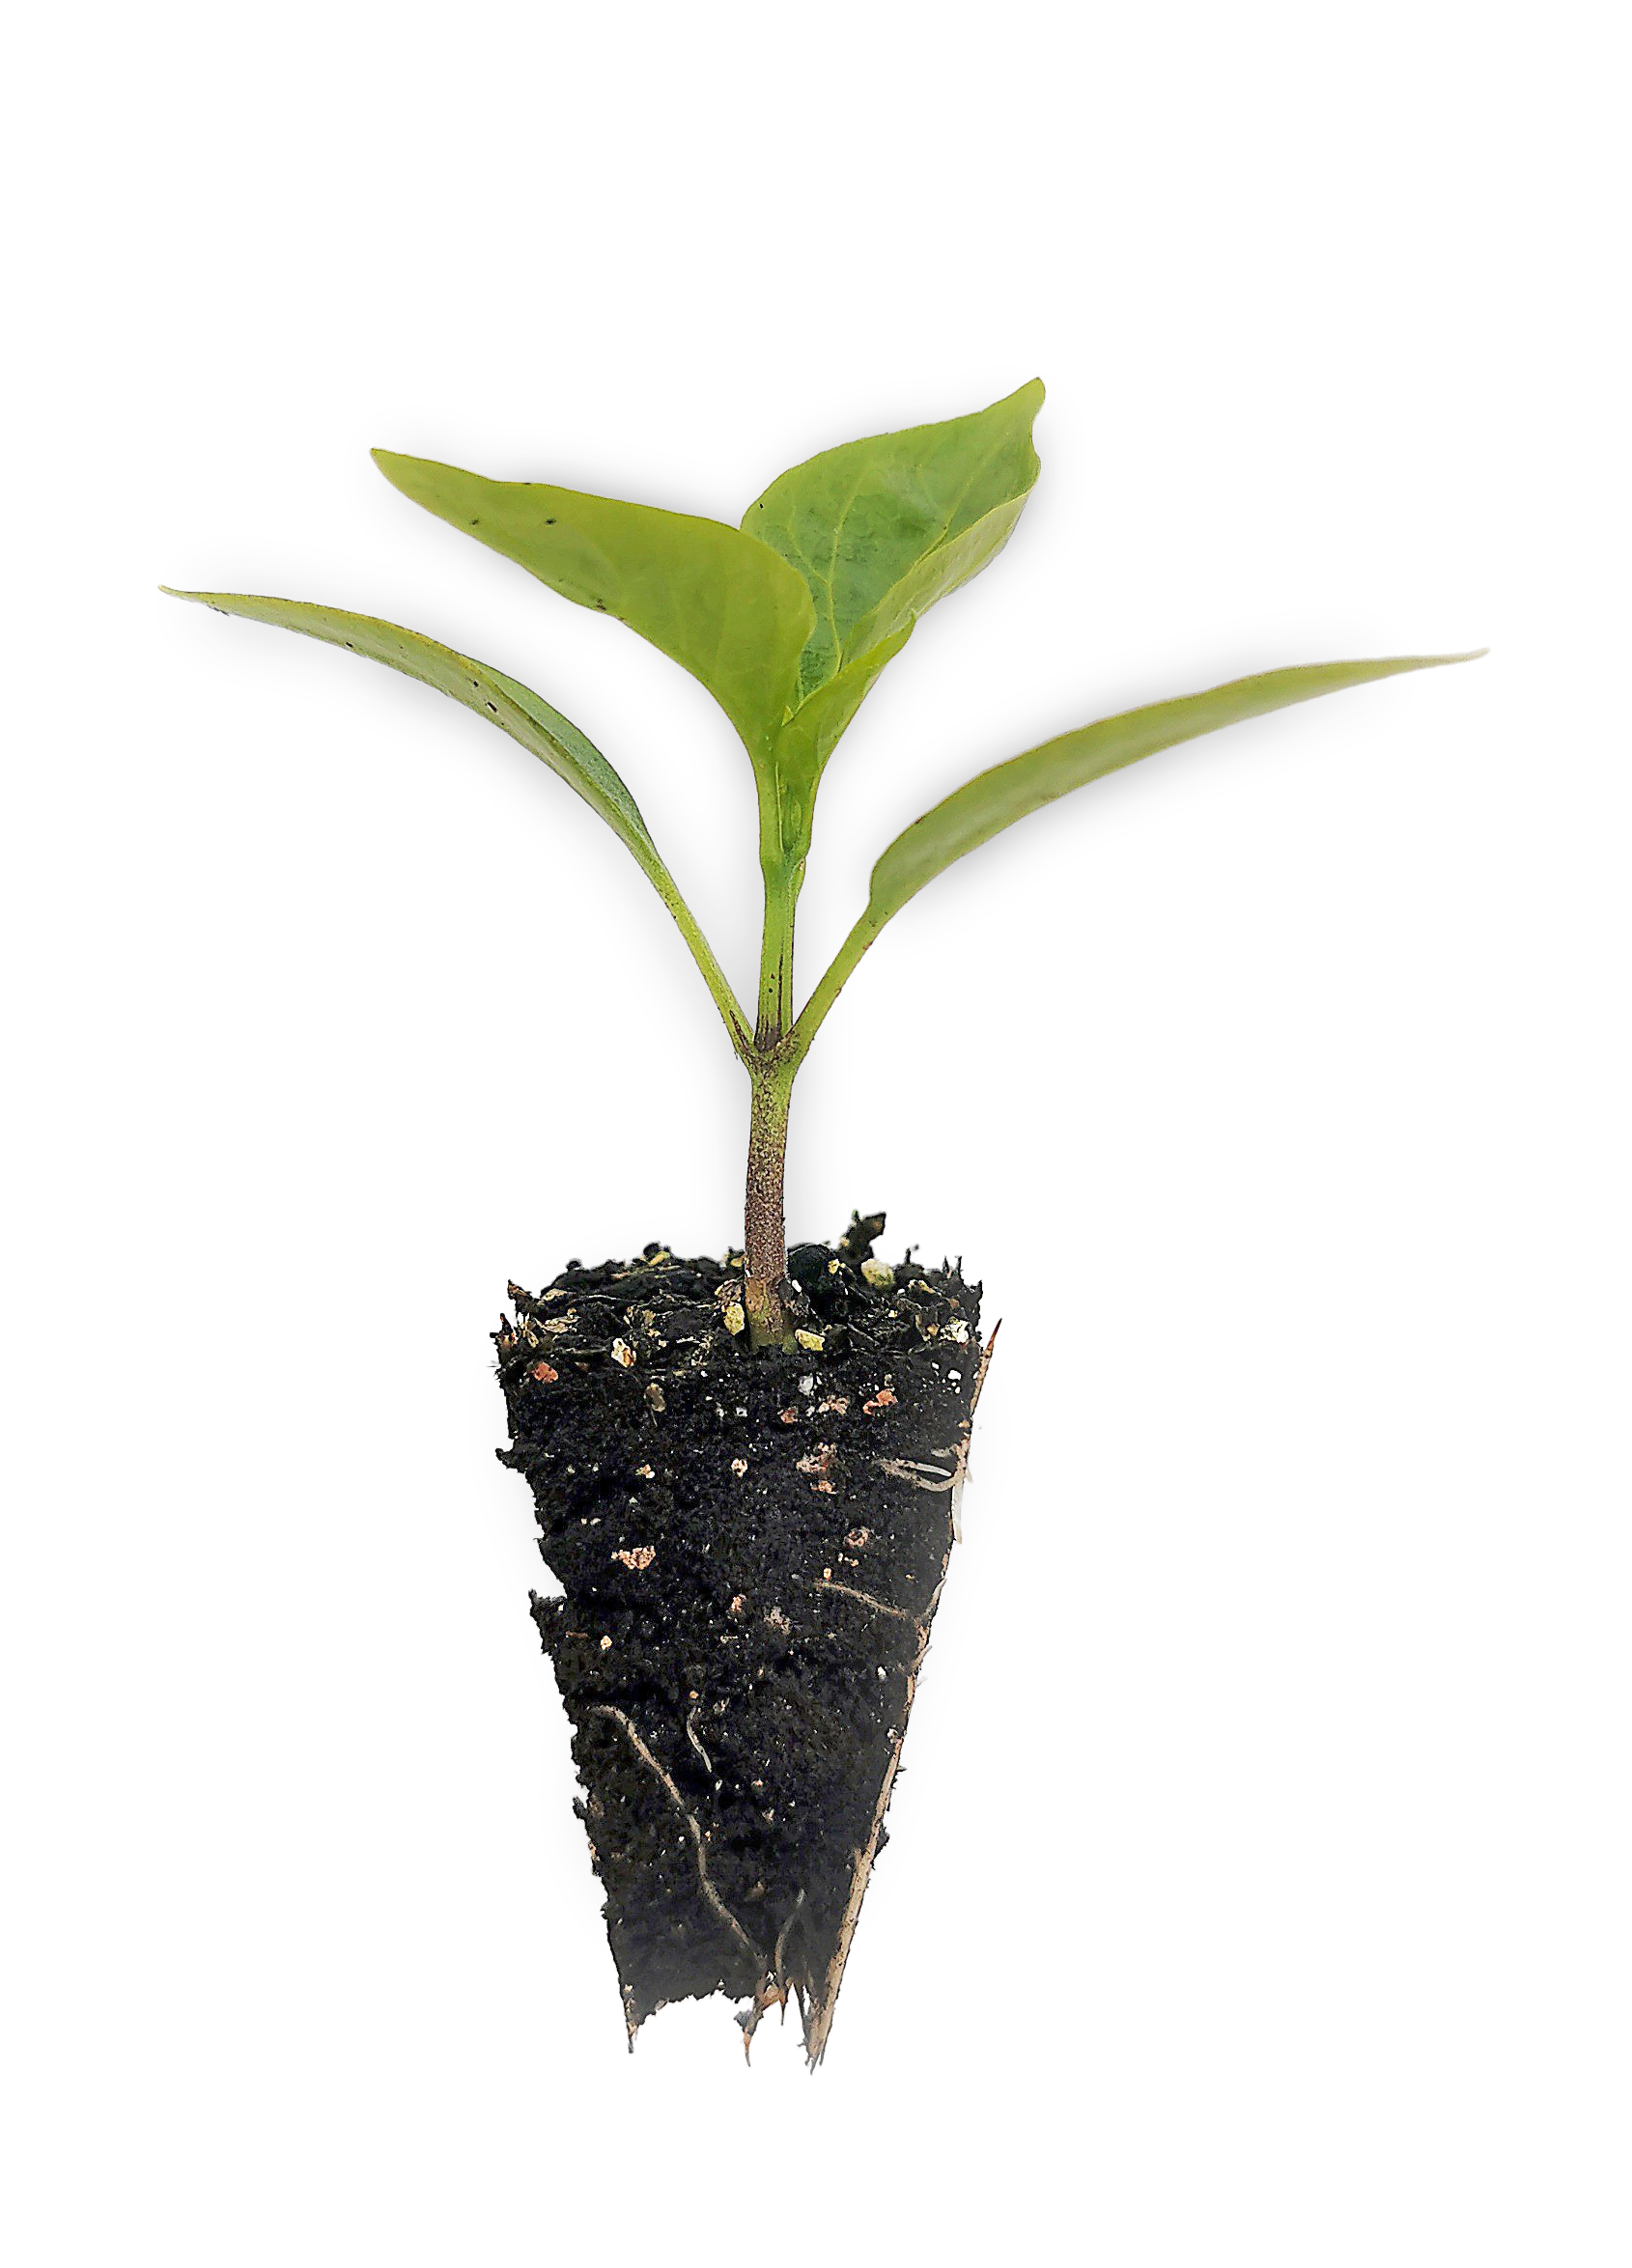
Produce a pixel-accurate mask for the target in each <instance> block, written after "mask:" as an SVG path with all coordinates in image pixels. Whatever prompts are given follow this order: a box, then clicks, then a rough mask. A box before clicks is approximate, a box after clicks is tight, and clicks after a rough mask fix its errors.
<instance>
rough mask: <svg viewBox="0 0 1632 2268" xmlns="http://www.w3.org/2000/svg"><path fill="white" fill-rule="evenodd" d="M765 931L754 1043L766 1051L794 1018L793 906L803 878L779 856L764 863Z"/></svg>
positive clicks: (783, 1033) (778, 1040)
mask: <svg viewBox="0 0 1632 2268" xmlns="http://www.w3.org/2000/svg"><path fill="white" fill-rule="evenodd" d="M763 871H764V875H765V932H764V938H763V941H762V943H761V946H760V955H759V1023H758V1028H757V1029H756V1030H755V1032H754V1045H755V1047H757V1048H758V1049H760V1050H762V1051H763V1052H765V1053H767V1054H769V1053H770V1052H771V1051H772V1050H774V1048H776V1047H777V1046H778V1045H779V1044H780V1042H781V1041H782V1039H783V1038H784V1037H785V1036H786V1034H787V1032H788V1031H789V1030H790V1029H791V1027H792V1024H793V1020H794V908H795V907H796V906H797V905H798V903H799V887H800V883H801V882H802V881H803V879H804V877H803V873H802V870H801V869H797V868H793V867H790V866H788V865H787V864H786V863H785V862H783V861H782V860H781V859H780V858H770V859H767V860H766V861H765V864H764V869H763Z"/></svg>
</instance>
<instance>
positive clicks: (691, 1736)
mask: <svg viewBox="0 0 1632 2268" xmlns="http://www.w3.org/2000/svg"><path fill="white" fill-rule="evenodd" d="M702 1705H703V1704H702V1703H701V1701H693V1702H692V1703H691V1706H690V1707H689V1709H688V1710H687V1712H686V1738H687V1739H688V1740H689V1742H690V1744H691V1746H692V1747H693V1748H694V1749H695V1750H696V1751H697V1753H698V1755H699V1756H700V1757H701V1758H702V1760H703V1770H704V1771H705V1772H706V1773H707V1774H708V1776H709V1778H710V1779H712V1778H714V1764H713V1762H712V1760H711V1758H710V1756H709V1752H708V1750H707V1749H705V1748H704V1746H703V1744H702V1742H701V1741H700V1740H699V1739H698V1737H697V1711H698V1710H699V1709H700V1708H701V1707H702Z"/></svg>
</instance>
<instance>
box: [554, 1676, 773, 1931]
mask: <svg viewBox="0 0 1632 2268" xmlns="http://www.w3.org/2000/svg"><path fill="white" fill-rule="evenodd" d="M589 1714H590V1715H591V1716H592V1717H609V1718H610V1719H611V1720H612V1722H613V1723H614V1724H621V1725H622V1726H623V1729H624V1732H625V1734H626V1735H627V1737H628V1740H629V1745H630V1747H631V1748H632V1749H633V1750H634V1752H635V1754H636V1755H637V1756H638V1757H639V1758H640V1761H641V1763H642V1764H644V1765H645V1766H646V1767H647V1769H648V1771H650V1772H653V1773H655V1774H656V1775H657V1777H658V1778H659V1779H661V1781H662V1784H663V1788H664V1791H665V1793H666V1794H667V1796H668V1800H669V1802H670V1803H671V1804H672V1805H673V1806H674V1807H675V1809H676V1810H677V1811H678V1812H679V1813H680V1816H681V1818H682V1819H684V1820H685V1822H686V1829H687V1833H688V1834H689V1835H690V1837H691V1845H692V1848H693V1849H694V1850H695V1852H696V1854H697V1881H698V1883H699V1884H700V1886H701V1888H702V1893H703V1896H704V1898H705V1899H706V1900H707V1901H708V1906H709V1910H710V1912H711V1913H713V1914H717V1915H718V1918H719V1919H720V1920H721V1921H723V1922H724V1924H725V1926H726V1928H727V1929H728V1930H729V1931H730V1932H731V1935H732V1936H733V1937H734V1938H735V1939H736V1941H737V1943H738V1944H739V1945H740V1946H742V1948H743V1950H744V1952H745V1953H746V1954H747V1956H748V1958H749V1959H750V1960H751V1961H752V1962H754V1964H755V1965H756V1967H757V1968H758V1969H759V1970H760V1971H761V1973H762V1974H763V1972H764V1968H765V1956H764V1954H763V1953H762V1952H761V1951H760V1949H759V1947H758V1946H756V1945H755V1944H754V1942H753V1940H752V1938H751V1937H749V1935H748V1933H747V1931H746V1929H745V1928H744V1927H743V1925H742V1923H741V1922H740V1921H739V1920H738V1919H737V1917H736V1915H735V1914H733V1913H732V1911H731V1909H730V1907H729V1906H728V1905H727V1904H726V1903H725V1901H724V1899H723V1898H722V1897H721V1896H720V1894H719V1892H718V1890H716V1889H715V1887H714V1884H713V1883H712V1882H711V1881H710V1880H709V1862H708V1854H707V1852H706V1851H705V1849H704V1848H703V1831H702V1829H701V1828H700V1827H699V1826H698V1825H697V1822H696V1821H695V1820H694V1819H693V1818H692V1816H691V1814H690V1812H689V1810H688V1809H687V1807H686V1799H685V1797H684V1796H683V1795H682V1794H681V1792H680V1790H679V1789H678V1788H677V1787H676V1786H675V1784H674V1781H673V1780H672V1779H671V1778H669V1776H668V1774H667V1773H666V1772H665V1771H664V1770H663V1767H662V1766H661V1764H660V1763H659V1762H658V1759H657V1758H656V1756H654V1755H653V1753H652V1751H651V1750H650V1749H649V1748H648V1747H647V1746H646V1744H645V1742H644V1741H643V1740H642V1739H641V1737H640V1735H639V1734H638V1733H637V1732H636V1731H635V1729H634V1727H633V1724H632V1723H631V1722H630V1721H629V1719H628V1718H627V1717H626V1716H625V1715H624V1713H623V1711H622V1710H621V1709H614V1708H613V1707H612V1705H611V1703H610V1702H609V1701H595V1702H592V1703H591V1705H590V1710H589Z"/></svg>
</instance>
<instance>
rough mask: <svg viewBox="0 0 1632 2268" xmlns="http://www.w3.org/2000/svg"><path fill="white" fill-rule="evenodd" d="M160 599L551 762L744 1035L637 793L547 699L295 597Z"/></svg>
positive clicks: (396, 632)
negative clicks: (277, 636)
mask: <svg viewBox="0 0 1632 2268" xmlns="http://www.w3.org/2000/svg"><path fill="white" fill-rule="evenodd" d="M166 596H167V597H169V598H172V599H190V600H192V601H194V602H196V603H197V604H199V605H201V606H212V607H213V608H214V610H215V612H216V613H217V614H238V615H242V616H243V617H244V618H245V619H246V620H247V621H250V622H267V623H271V624H272V625H273V626H274V627H276V628H278V629H280V630H299V631H300V632H301V633H302V635H304V636H306V637H309V638H321V639H322V640H323V642H324V644H325V645H329V646H344V647H345V648H346V650H347V652H348V653H352V654H361V655H363V656H364V657H366V658H367V659H369V660H370V661H382V662H384V663H385V665H386V667H387V668H389V669H396V670H401V672H402V673H403V675H404V676H405V677H412V678H417V679H418V680H419V682H420V684H421V685H426V686H435V687H436V690H437V692H439V693H446V694H447V695H448V696H449V698H450V699H452V700H455V701H458V702H460V703H462V704H463V706H464V708H466V709H469V710H471V711H473V712H474V713H475V714H476V715H478V716H481V717H485V718H486V719H487V721H488V723H490V724H496V725H497V726H498V727H499V729H500V731H502V732H506V733H508V734H509V735H510V737H511V739H512V740H513V741H519V742H521V746H522V747H523V748H525V749H526V750H527V752H528V753H529V755H533V756H536V757H538V758H539V760H540V761H541V762H542V763H545V764H548V765H549V769H550V770H551V771H553V772H555V773H556V774H557V775H558V776H559V777H560V778H561V779H564V780H565V781H566V783H567V785H568V786H569V787H570V788H571V789H573V791H574V792H575V793H576V794H577V795H579V796H581V797H582V798H583V800H584V801H585V802H586V803H587V804H588V805H589V807H590V809H591V810H592V811H594V812H596V813H598V814H599V816H600V817H601V818H602V819H604V820H605V822H606V825H607V826H609V827H610V828H611V830H612V832H613V833H614V834H615V835H616V836H617V838H618V840H619V841H620V842H621V843H622V844H624V846H625V847H626V849H628V850H629V851H630V852H632V853H633V856H634V859H635V861H636V863H637V864H638V865H639V867H640V870H641V872H642V873H643V874H644V875H645V876H646V878H647V880H648V881H649V882H651V883H652V885H653V887H654V888H655V889H656V890H657V892H658V895H659V896H660V897H661V899H662V901H663V903H664V905H665V906H666V907H667V908H668V910H669V911H670V912H671V913H672V914H673V916H674V918H675V921H676V923H677V924H678V926H679V928H680V932H681V934H682V936H683V937H684V938H685V939H686V941H687V943H688V945H689V946H690V948H691V953H692V956H693V958H694V959H695V960H696V962H697V966H698V967H699V968H700V969H701V970H702V973H703V979H704V982H705V983H706V984H707V985H708V988H709V990H710V992H711V993H712V994H714V997H715V1002H716V1005H717V1006H718V1009H719V1012H720V1014H721V1015H722V1016H723V1017H724V1019H725V1023H726V1028H727V1030H728V1031H730V1032H731V1035H732V1039H733V1042H736V1041H738V1040H739V1039H746V1019H745V1018H744V1016H743V1014H742V1010H741V1009H740V1007H739V1006H738V1005H737V1002H736V1000H735V998H734V997H733V995H732V993H731V989H730V987H729V985H728V984H727V983H726V981H725V978H724V976H723V974H722V972H721V971H720V968H719V966H718V962H717V961H716V960H715V958H714V954H713V952H712V951H711V949H710V947H709V944H708V941H707V939H706V938H704V937H703V935H702V932H701V931H700V930H699V929H698V927H697V924H696V921H695V919H694V918H693V916H692V914H691V911H690V909H689V907H688V906H687V904H686V901H685V899H684V898H683V897H682V896H681V894H680V891H679V889H678V887H677V886H676V883H675V881H674V878H673V876H672V875H671V874H670V873H669V871H668V868H667V867H666V866H665V865H664V864H663V861H662V859H661V856H660V855H659V853H658V847H657V845H656V844H655V843H654V842H653V840H652V837H651V835H650V833H649V832H648V830H647V826H646V822H645V821H644V820H643V819H642V818H641V816H640V812H639V808H638V806H637V805H636V803H635V800H634V798H633V796H632V795H631V794H630V792H629V790H628V788H627V787H626V786H625V785H624V783H623V781H622V780H621V779H620V778H619V777H618V774H617V773H616V772H615V771H614V770H613V769H612V767H611V766H610V765H609V764H608V763H607V761H606V759H605V756H603V755H602V753H601V751H600V749H599V748H597V747H596V746H595V745H594V743H593V742H590V741H589V740H587V739H586V738H585V736H584V735H583V734H582V733H581V732H579V730H578V728H577V725H576V724H574V723H572V722H571V721H570V720H569V719H568V718H567V717H565V716H563V715H562V714H561V713H560V711H559V710H558V709H552V708H551V707H550V706H549V702H548V701H545V700H542V699H541V698H540V696H539V695H538V694H537V693H535V692H533V691H531V690H530V689H529V688H528V687H527V686H523V685H521V684H520V683H518V681H517V680H516V679H515V678H513V677H506V676H505V675H504V674H503V672H502V671H501V670H497V669H491V668H489V667H488V665H487V664H486V663H485V662H481V661H473V660H472V659H471V658H470V657H469V655H467V654H456V653H455V652H454V651H453V649H452V647H450V646H439V645H437V644H436V640H435V639H434V638H425V637H421V636H420V634H419V632H418V631H417V630H402V629H400V628H399V627H398V626H397V624H395V623H391V622H379V621H377V620H376V619H375V618H374V616H373V615H369V614H349V613H347V612H345V611H344V610H343V609H342V608H340V607H338V606H313V605H308V604H306V603H305V602H302V601H299V600H295V599H261V598H254V597H249V596H246V595H244V594H243V593H240V592H236V591H172V590H169V589H168V586H166Z"/></svg>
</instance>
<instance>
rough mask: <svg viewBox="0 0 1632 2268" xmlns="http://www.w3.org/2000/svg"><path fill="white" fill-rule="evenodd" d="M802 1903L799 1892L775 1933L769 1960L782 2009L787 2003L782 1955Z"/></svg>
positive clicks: (801, 1895)
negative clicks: (774, 1943)
mask: <svg viewBox="0 0 1632 2268" xmlns="http://www.w3.org/2000/svg"><path fill="white" fill-rule="evenodd" d="M803 1903H804V1892H803V1891H802V1890H801V1891H800V1893H799V1895H798V1897H797V1898H795V1900H794V1902H793V1906H792V1908H791V1909H790V1911H789V1914H788V1918H787V1919H786V1920H785V1921H784V1922H783V1924H782V1926H781V1928H780V1929H779V1930H778V1931H777V1932H776V1950H775V1952H774V1954H773V1956H772V1960H771V1974H772V1975H773V1976H774V1978H775V1980H776V1986H777V1989H778V1991H779V1992H780V1994H781V1997H782V2005H783V2008H784V2009H785V2008H786V2006H787V2002H788V1987H787V1980H786V1976H785V1974H784V1972H783V1968H782V1955H783V1953H784V1952H785V1951H786V1950H787V1944H788V1932H789V1930H790V1929H792V1927H793V1925H794V1923H795V1922H796V1921H797V1920H798V1919H799V1910H800V1908H801V1906H802V1905H803Z"/></svg>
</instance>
